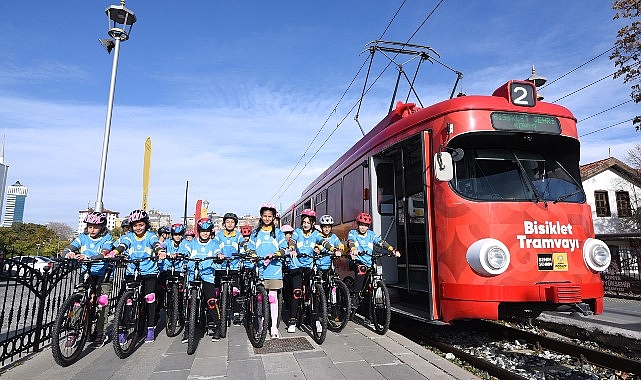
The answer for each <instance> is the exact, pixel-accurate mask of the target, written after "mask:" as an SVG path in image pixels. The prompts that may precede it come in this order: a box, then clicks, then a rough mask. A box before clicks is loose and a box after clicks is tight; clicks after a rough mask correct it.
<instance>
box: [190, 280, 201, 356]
mask: <svg viewBox="0 0 641 380" xmlns="http://www.w3.org/2000/svg"><path fill="white" fill-rule="evenodd" d="M199 304H200V300H199V299H198V289H192V290H191V292H190V293H189V331H188V332H187V355H192V354H193V353H194V352H196V346H197V344H198V342H197V333H196V331H197V330H198V323H199V322H201V321H200V320H199V319H200V318H198V313H199V312H200V310H199V309H200V305H199Z"/></svg>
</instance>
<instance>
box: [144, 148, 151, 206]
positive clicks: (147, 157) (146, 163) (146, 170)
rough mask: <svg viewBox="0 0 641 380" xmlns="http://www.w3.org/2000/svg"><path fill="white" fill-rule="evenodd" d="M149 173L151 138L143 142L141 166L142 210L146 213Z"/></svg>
mask: <svg viewBox="0 0 641 380" xmlns="http://www.w3.org/2000/svg"><path fill="white" fill-rule="evenodd" d="M150 171H151V137H147V140H145V158H144V162H143V166H142V209H143V210H145V211H147V196H148V194H149V174H150V173H149V172H150Z"/></svg>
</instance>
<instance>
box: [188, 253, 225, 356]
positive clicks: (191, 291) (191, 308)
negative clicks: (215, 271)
mask: <svg viewBox="0 0 641 380" xmlns="http://www.w3.org/2000/svg"><path fill="white" fill-rule="evenodd" d="M214 259H217V258H216V257H215V256H210V257H204V258H188V257H187V258H185V259H184V260H185V261H191V262H193V263H194V278H193V280H189V279H188V276H185V282H187V285H188V286H186V288H187V289H188V292H187V295H186V297H185V299H184V304H183V305H184V307H183V310H184V312H186V313H187V315H186V316H185V321H189V323H188V325H187V327H186V328H187V355H193V353H194V352H196V347H197V343H198V342H197V338H198V337H197V330H198V329H200V330H201V332H202V333H205V331H206V328H207V327H206V326H207V312H206V310H205V308H203V307H202V301H203V280H202V278H201V276H200V263H202V262H203V261H207V260H214Z"/></svg>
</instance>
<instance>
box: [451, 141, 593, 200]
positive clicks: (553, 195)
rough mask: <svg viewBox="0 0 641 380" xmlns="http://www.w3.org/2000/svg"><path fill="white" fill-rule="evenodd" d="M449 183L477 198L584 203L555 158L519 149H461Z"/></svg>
mask: <svg viewBox="0 0 641 380" xmlns="http://www.w3.org/2000/svg"><path fill="white" fill-rule="evenodd" d="M450 183H451V184H452V187H453V188H454V190H455V191H456V192H458V193H459V194H461V195H462V196H464V197H466V198H469V199H473V200H479V201H532V202H553V203H557V202H571V203H583V202H585V193H584V192H583V189H582V187H581V185H580V184H579V183H577V182H576V181H575V180H574V178H573V177H572V176H571V175H570V174H568V172H567V171H566V170H565V169H564V168H563V167H562V166H561V164H560V163H559V162H558V161H556V160H555V159H553V158H552V157H548V156H545V155H543V154H540V153H534V152H527V151H520V150H512V149H505V148H482V149H465V155H464V157H463V159H462V160H460V161H458V162H456V165H455V174H454V179H453V180H452V181H450Z"/></svg>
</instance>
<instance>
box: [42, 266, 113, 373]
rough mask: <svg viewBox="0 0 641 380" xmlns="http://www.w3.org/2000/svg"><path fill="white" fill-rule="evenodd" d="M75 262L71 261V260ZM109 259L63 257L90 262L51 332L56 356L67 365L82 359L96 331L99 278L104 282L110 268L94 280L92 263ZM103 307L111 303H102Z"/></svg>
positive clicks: (59, 361) (52, 350)
mask: <svg viewBox="0 0 641 380" xmlns="http://www.w3.org/2000/svg"><path fill="white" fill-rule="evenodd" d="M72 260H73V261H74V264H71V261H72ZM107 260H108V259H99V260H96V259H94V260H78V259H63V260H61V261H66V262H68V263H70V265H76V264H75V262H82V263H84V264H86V265H87V272H86V274H85V277H84V281H83V282H82V283H80V284H78V285H77V286H76V288H75V289H74V292H73V294H72V295H71V296H69V297H68V298H67V299H66V300H65V301H64V302H63V304H62V307H61V308H60V310H59V311H58V314H57V315H56V320H55V322H54V325H53V328H52V332H51V352H52V353H53V359H54V360H55V362H56V363H58V365H60V366H62V367H67V366H69V365H71V364H73V363H75V362H77V361H78V359H80V355H81V353H82V350H83V349H84V347H85V344H86V343H87V339H88V338H89V337H90V336H92V335H94V334H95V333H96V323H97V322H98V311H97V308H98V302H99V300H98V297H97V294H98V293H97V287H98V281H102V282H104V281H105V279H108V278H109V276H110V275H111V268H110V267H108V268H107V271H106V272H105V274H104V275H103V276H102V279H101V280H95V281H94V280H92V278H91V277H90V275H89V273H91V266H92V265H93V264H98V263H102V262H103V261H107ZM101 307H109V306H108V305H101Z"/></svg>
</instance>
